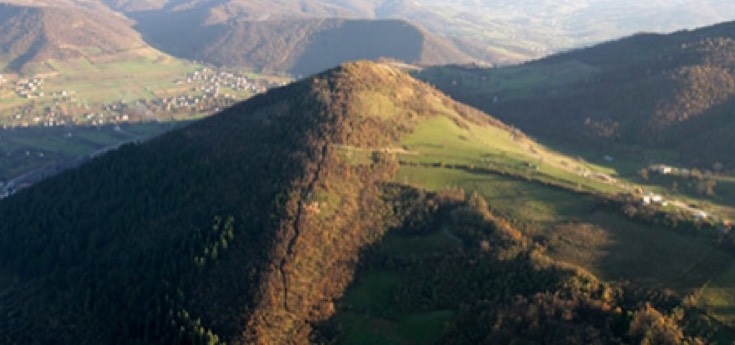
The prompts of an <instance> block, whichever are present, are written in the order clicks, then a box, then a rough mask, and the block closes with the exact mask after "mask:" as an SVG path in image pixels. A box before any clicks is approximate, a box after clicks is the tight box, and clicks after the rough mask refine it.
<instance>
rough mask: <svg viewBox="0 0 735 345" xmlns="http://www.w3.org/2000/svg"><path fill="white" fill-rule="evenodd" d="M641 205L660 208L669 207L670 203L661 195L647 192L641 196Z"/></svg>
mask: <svg viewBox="0 0 735 345" xmlns="http://www.w3.org/2000/svg"><path fill="white" fill-rule="evenodd" d="M641 203H642V204H643V205H659V206H668V205H669V202H668V201H666V199H664V197H663V196H662V195H660V194H656V193H653V192H645V193H643V195H642V196H641Z"/></svg>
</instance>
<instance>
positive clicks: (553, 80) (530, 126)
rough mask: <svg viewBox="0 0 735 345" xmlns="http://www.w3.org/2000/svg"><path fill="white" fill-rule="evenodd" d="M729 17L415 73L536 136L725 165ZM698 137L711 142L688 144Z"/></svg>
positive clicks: (732, 93)
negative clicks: (503, 61)
mask: <svg viewBox="0 0 735 345" xmlns="http://www.w3.org/2000/svg"><path fill="white" fill-rule="evenodd" d="M733 26H735V22H727V23H722V24H718V25H714V26H710V27H705V28H701V29H697V30H692V31H688V30H687V31H680V32H677V33H673V34H668V35H661V34H639V35H635V36H632V37H628V38H623V39H620V40H617V41H612V42H609V43H604V44H601V45H597V46H594V47H590V48H585V49H579V50H573V51H570V52H567V53H562V54H559V55H555V56H551V57H548V58H545V59H541V60H538V61H535V62H531V63H528V64H525V65H522V66H518V67H510V68H508V69H505V70H496V71H492V70H484V69H462V68H458V69H455V71H454V72H450V73H444V72H441V71H437V73H438V74H436V75H435V76H431V73H432V71H431V70H427V73H426V74H424V75H425V76H426V77H423V79H425V80H430V81H431V82H432V83H435V84H436V85H438V86H439V88H440V89H442V90H444V91H447V92H448V93H450V94H452V95H453V96H455V97H457V98H458V99H459V100H461V101H464V102H467V103H469V104H473V105H475V106H478V107H480V108H482V109H484V110H486V111H492V112H493V113H494V114H496V115H498V116H500V117H501V118H502V119H503V120H506V121H508V122H512V123H514V124H517V125H518V126H519V127H521V128H523V129H525V130H526V131H528V132H531V133H532V134H534V135H538V136H540V137H546V138H549V139H556V140H557V141H558V140H562V141H568V142H574V143H577V144H581V145H594V146H600V145H599V143H600V142H601V143H602V144H603V146H604V144H606V143H613V144H614V143H619V144H626V143H627V144H633V145H641V146H647V147H654V148H666V147H669V148H674V150H675V151H677V152H679V153H680V154H681V155H682V159H683V160H685V161H686V163H690V164H695V165H700V166H710V165H712V164H713V163H715V162H717V161H719V160H722V161H723V162H724V161H725V160H726V161H727V164H729V165H731V164H732V163H733V162H732V160H731V159H729V157H724V155H721V154H720V153H722V152H724V151H725V150H726V147H725V146H727V145H729V144H724V143H731V142H732V141H731V140H729V137H730V135H729V134H725V133H723V131H726V132H728V133H729V129H727V128H731V123H730V122H729V120H727V119H728V116H727V115H728V113H729V112H730V110H731V109H732V106H733V105H735V103H733V102H735V75H734V74H733V70H735V61H734V60H733V54H732V51H734V50H735V43H733V42H735V30H733ZM439 70H440V69H439ZM432 78H434V79H432ZM510 78H516V79H518V80H528V82H527V83H526V82H525V81H520V82H519V83H526V84H523V85H524V88H521V87H520V84H518V85H514V84H513V83H512V82H510V83H509V82H508V80H509V79H510ZM459 79H465V81H464V82H463V83H462V84H461V85H458V86H452V85H450V84H451V83H450V82H451V81H452V80H454V81H457V80H459ZM708 133H710V134H708ZM700 140H701V141H700ZM722 145H725V146H722ZM700 146H703V147H711V148H716V147H718V149H716V150H714V151H713V152H709V150H707V151H705V153H704V154H701V153H696V152H694V151H692V148H694V147H700Z"/></svg>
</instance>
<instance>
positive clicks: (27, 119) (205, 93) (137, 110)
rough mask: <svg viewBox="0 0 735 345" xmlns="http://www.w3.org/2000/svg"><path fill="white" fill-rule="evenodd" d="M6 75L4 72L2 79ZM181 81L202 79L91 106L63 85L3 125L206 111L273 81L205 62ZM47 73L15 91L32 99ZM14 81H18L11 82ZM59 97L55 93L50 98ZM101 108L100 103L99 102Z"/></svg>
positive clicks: (113, 121) (73, 122) (17, 110)
mask: <svg viewBox="0 0 735 345" xmlns="http://www.w3.org/2000/svg"><path fill="white" fill-rule="evenodd" d="M3 81H5V79H4V78H3V77H2V76H0V84H2V82H3ZM175 83H176V84H196V85H192V87H191V88H190V89H189V90H188V91H185V92H184V93H183V94H179V95H176V96H171V97H159V98H155V99H150V100H146V99H142V100H136V101H134V102H133V103H126V102H125V101H124V100H119V101H115V102H111V103H107V104H103V105H101V106H100V107H99V108H98V109H90V107H89V106H88V105H86V104H83V102H81V101H79V100H77V99H76V98H75V96H74V95H75V92H73V91H67V90H63V91H58V92H53V93H52V94H48V95H46V96H48V97H45V98H44V99H43V102H39V101H30V102H28V103H26V104H24V105H22V106H19V107H17V108H15V109H13V110H12V111H13V113H11V114H12V115H11V116H10V117H9V118H10V120H11V121H9V122H6V123H3V124H2V127H3V128H8V127H30V126H43V127H55V126H65V125H79V124H84V125H93V126H103V125H108V124H119V123H125V122H134V121H140V120H149V119H152V118H156V117H157V115H164V116H165V117H166V118H172V117H174V116H175V115H177V114H189V115H190V114H205V113H210V112H215V111H219V110H220V109H221V108H224V107H227V106H230V105H232V104H234V103H235V102H236V101H237V100H238V99H239V98H240V96H241V95H242V94H243V93H260V92H264V91H266V90H267V88H268V86H267V85H266V84H264V83H262V82H259V81H255V80H252V79H249V78H247V77H246V76H244V75H240V74H236V73H229V72H221V71H217V70H213V69H209V68H202V69H200V70H196V71H194V72H192V73H188V74H186V77H185V78H184V79H183V80H177V81H175ZM43 84H44V80H43V79H42V78H26V79H19V80H17V81H16V82H15V86H14V91H15V93H16V94H17V95H18V96H20V97H23V98H26V99H33V98H38V97H44V93H43V91H42V89H41V86H42V85H43ZM11 85H12V84H11ZM50 97H53V98H50ZM95 108H97V107H95Z"/></svg>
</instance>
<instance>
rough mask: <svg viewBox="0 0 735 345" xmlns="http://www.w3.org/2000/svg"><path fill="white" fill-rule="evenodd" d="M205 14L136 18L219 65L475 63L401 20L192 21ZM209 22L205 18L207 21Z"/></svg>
mask: <svg viewBox="0 0 735 345" xmlns="http://www.w3.org/2000/svg"><path fill="white" fill-rule="evenodd" d="M201 15H202V13H197V12H191V13H188V12H174V13H172V14H170V15H168V14H166V15H162V14H161V13H160V12H152V13H149V14H147V15H146V14H139V15H137V16H136V20H137V21H138V23H139V24H138V29H139V30H140V31H141V32H143V33H145V35H146V39H147V40H148V41H149V42H151V43H152V44H153V45H155V46H156V47H158V48H160V49H162V50H164V51H166V52H168V53H171V54H174V55H177V56H180V57H186V58H189V59H195V60H203V61H207V62H209V63H213V64H216V65H220V66H231V67H245V68H251V69H255V70H259V71H268V72H274V71H276V72H278V71H287V72H290V73H293V74H300V75H310V74H313V73H316V72H319V71H322V70H324V69H327V68H330V67H334V66H336V65H339V64H340V63H343V62H346V61H353V60H360V59H378V58H391V59H397V60H400V61H404V62H408V63H417V64H425V65H439V64H447V63H468V62H472V61H474V59H473V58H471V57H470V56H468V55H466V54H464V53H462V52H461V51H459V50H458V49H457V48H456V47H455V46H454V45H453V44H452V43H451V42H449V41H447V40H444V39H442V38H439V37H437V36H435V35H432V34H430V33H428V32H427V31H425V30H423V29H420V28H418V27H416V26H414V25H412V24H409V23H407V22H404V21H400V20H384V21H383V20H379V21H373V20H346V19H282V20H263V21H249V20H246V21H239V20H236V21H226V22H222V23H216V24H209V25H202V26H197V25H192V23H197V22H200V21H201V20H205V19H203V18H202V17H201ZM205 21H206V20H205Z"/></svg>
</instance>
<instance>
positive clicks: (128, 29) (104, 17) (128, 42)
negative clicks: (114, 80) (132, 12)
mask: <svg viewBox="0 0 735 345" xmlns="http://www.w3.org/2000/svg"><path fill="white" fill-rule="evenodd" d="M132 25H133V24H132V22H131V21H130V20H128V19H127V18H125V17H123V16H121V15H119V14H116V13H114V12H112V11H109V10H107V9H105V8H103V7H98V8H93V9H89V8H85V7H81V6H72V5H70V4H68V3H63V2H62V3H59V4H50V5H46V4H39V5H38V6H34V5H31V6H25V4H23V3H20V4H15V3H13V4H6V3H0V67H4V68H5V69H8V70H11V71H16V72H17V71H21V70H23V69H24V68H25V67H26V66H27V65H28V64H29V63H33V62H43V61H46V60H49V59H55V60H65V59H73V58H82V57H83V58H88V59H90V61H95V60H96V59H107V60H110V59H118V60H120V59H125V58H130V57H131V56H135V54H136V53H138V54H140V52H136V51H137V50H141V49H143V48H146V47H148V46H147V45H146V43H145V42H144V41H143V40H142V39H141V38H140V34H138V33H137V32H136V31H135V30H134V29H133V28H132Z"/></svg>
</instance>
